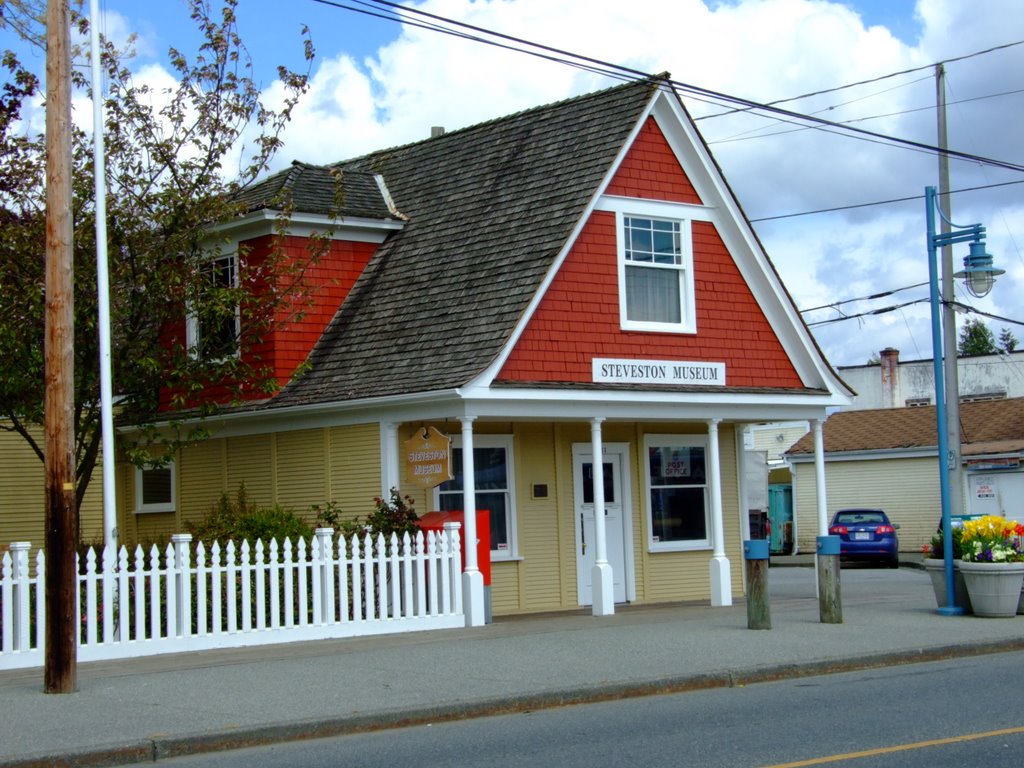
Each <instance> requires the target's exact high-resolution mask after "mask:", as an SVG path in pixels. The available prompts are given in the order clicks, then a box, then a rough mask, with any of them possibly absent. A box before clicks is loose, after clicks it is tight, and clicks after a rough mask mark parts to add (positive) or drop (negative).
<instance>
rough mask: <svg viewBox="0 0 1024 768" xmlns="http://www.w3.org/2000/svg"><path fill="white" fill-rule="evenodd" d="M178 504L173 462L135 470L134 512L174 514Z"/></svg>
mask: <svg viewBox="0 0 1024 768" xmlns="http://www.w3.org/2000/svg"><path fill="white" fill-rule="evenodd" d="M177 504H178V483H177V480H176V479H175V472H174V462H173V461H169V462H167V463H166V464H161V465H159V466H149V467H136V468H135V511H136V512H137V513H139V514H142V513H146V512H174V511H175V510H176V509H177Z"/></svg>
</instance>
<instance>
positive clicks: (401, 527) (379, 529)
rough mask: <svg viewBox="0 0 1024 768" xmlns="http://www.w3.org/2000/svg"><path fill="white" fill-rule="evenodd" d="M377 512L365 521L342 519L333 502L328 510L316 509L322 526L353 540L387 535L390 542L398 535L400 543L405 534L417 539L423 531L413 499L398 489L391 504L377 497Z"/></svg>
mask: <svg viewBox="0 0 1024 768" xmlns="http://www.w3.org/2000/svg"><path fill="white" fill-rule="evenodd" d="M373 505H374V509H373V512H371V513H370V514H368V515H367V516H366V517H364V518H360V517H358V516H356V517H353V518H349V519H348V520H343V519H342V516H341V515H342V513H341V509H339V508H338V506H337V505H336V504H335V503H334V502H333V501H331V502H328V503H327V504H326V505H325V506H324V507H320V506H319V505H318V506H314V507H313V511H314V512H316V519H317V524H318V525H324V526H328V527H331V528H334V530H335V532H336V533H338V534H340V535H342V536H344V537H345V538H346V539H351V538H352V537H353V536H363V535H365V534H367V533H370V534H372V535H374V536H376V535H377V534H383V535H384V538H385V539H390V538H391V534H392V533H394V534H396V535H397V536H398V538H399V539H401V538H402V534H405V533H408V534H409V536H410V537H412V538H415V537H416V533H417V532H418V531H419V530H420V527H419V525H418V522H417V521H418V520H419V519H420V518H419V515H417V514H416V508H415V502H414V501H413V499H412V497H411V496H403V495H402V494H401V493H400V492H399V491H398V489H397V488H392V489H391V493H390V497H389V499H388V500H384V499H382V498H381V497H380V496H376V497H374V499H373Z"/></svg>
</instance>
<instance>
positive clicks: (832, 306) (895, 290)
mask: <svg viewBox="0 0 1024 768" xmlns="http://www.w3.org/2000/svg"><path fill="white" fill-rule="evenodd" d="M924 285H928V283H914V284H913V285H905V286H903V287H902V288H892V289H890V290H888V291H882V292H881V293H873V294H871V295H870V296H861V297H859V298H856V299H843V300H842V301H833V302H832V303H831V304H822V305H821V306H820V307H808V308H807V309H801V310H800V314H804V313H805V312H815V311H817V310H819V309H836V308H838V307H840V306H842V305H843V304H852V303H853V302H855V301H869V300H871V299H881V298H884V297H885V296H892V295H893V294H894V293H899V292H900V291H909V290H910V289H912V288H920V287H921V286H924Z"/></svg>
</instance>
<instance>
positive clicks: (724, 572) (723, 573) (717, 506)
mask: <svg viewBox="0 0 1024 768" xmlns="http://www.w3.org/2000/svg"><path fill="white" fill-rule="evenodd" d="M720 422H721V419H709V420H708V456H707V457H706V469H707V472H708V492H709V493H710V494H711V530H712V536H713V541H714V553H713V554H712V555H711V564H710V572H711V605H713V606H725V605H732V572H731V569H730V567H729V558H727V557H726V556H725V527H724V525H723V524H722V467H721V464H720V462H719V455H718V425H719V423H720Z"/></svg>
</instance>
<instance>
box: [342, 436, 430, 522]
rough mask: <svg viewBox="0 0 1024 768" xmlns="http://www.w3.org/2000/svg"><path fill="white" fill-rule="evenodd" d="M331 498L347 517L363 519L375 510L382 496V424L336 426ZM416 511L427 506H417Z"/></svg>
mask: <svg viewBox="0 0 1024 768" xmlns="http://www.w3.org/2000/svg"><path fill="white" fill-rule="evenodd" d="M328 451H329V453H328V455H329V457H330V459H329V460H330V467H329V471H328V483H329V487H328V491H329V496H330V498H329V499H327V501H333V502H334V503H335V504H337V505H338V506H339V507H340V508H341V511H342V513H343V514H344V515H345V516H346V517H353V516H359V517H362V516H364V515H366V514H368V513H370V512H371V511H373V499H374V497H375V496H379V495H380V491H381V488H380V478H381V468H380V425H378V424H357V425H354V426H346V427H333V428H332V429H331V430H330V445H329V449H328ZM416 509H417V511H418V512H420V511H423V509H424V507H421V506H419V505H417V507H416Z"/></svg>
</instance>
